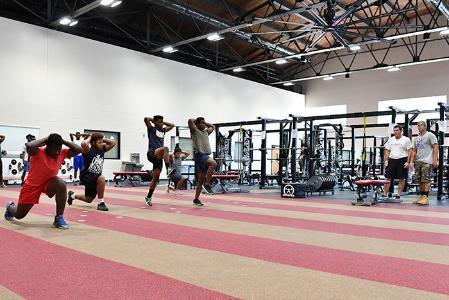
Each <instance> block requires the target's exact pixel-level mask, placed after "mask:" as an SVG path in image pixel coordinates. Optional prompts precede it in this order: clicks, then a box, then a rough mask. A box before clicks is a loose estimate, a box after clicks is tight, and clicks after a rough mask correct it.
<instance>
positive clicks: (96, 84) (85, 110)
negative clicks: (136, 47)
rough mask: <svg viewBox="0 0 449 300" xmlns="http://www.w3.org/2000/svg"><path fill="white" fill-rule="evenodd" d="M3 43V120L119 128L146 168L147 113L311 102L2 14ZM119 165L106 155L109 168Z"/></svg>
mask: <svg viewBox="0 0 449 300" xmlns="http://www.w3.org/2000/svg"><path fill="white" fill-rule="evenodd" d="M0 45H1V46H0V99H1V100H0V101H1V109H0V120H1V123H2V124H9V125H22V126H37V127H40V128H41V134H42V135H46V134H48V133H50V132H58V133H60V134H62V135H64V136H65V137H68V133H69V132H74V131H77V130H79V131H81V130H83V129H85V128H86V129H87V128H88V129H99V130H111V131H120V132H121V138H122V141H121V142H122V145H121V159H122V160H129V153H131V152H140V153H141V160H142V161H143V162H145V168H151V164H149V163H148V162H146V155H145V153H146V148H147V139H146V136H145V135H146V129H145V127H144V124H143V118H144V116H152V115H154V114H162V115H164V116H166V120H167V121H172V122H174V123H175V124H178V125H187V119H188V118H189V117H196V116H200V115H201V116H204V117H206V118H207V119H208V120H209V121H211V122H226V121H238V120H251V119H255V118H256V117H257V116H260V115H263V116H268V117H273V118H286V117H287V116H288V114H289V113H292V112H293V113H294V112H299V111H301V109H303V108H304V105H305V104H304V96H303V95H300V94H297V93H291V92H288V91H284V90H281V89H276V88H272V87H269V86H265V85H261V84H258V83H254V82H250V81H246V80H242V79H238V78H235V77H232V76H227V75H223V74H219V73H216V72H212V71H208V70H204V69H200V68H196V67H192V66H188V65H185V64H181V63H177V62H173V61H170V60H166V59H162V58H158V57H154V56H151V55H147V54H143V53H139V52H135V51H131V50H128V49H123V48H119V47H115V46H111V45H107V44H103V43H100V42H96V41H92V40H88V39H84V38H80V37H76V36H72V35H68V34H65V33H61V32H57V31H51V30H47V29H45V28H40V27H36V26H32V25H29V24H25V23H20V22H16V21H12V20H9V19H4V18H0ZM168 141H169V138H166V142H167V145H168ZM119 168H120V161H114V160H109V161H106V163H105V169H104V174H105V175H106V176H108V177H110V176H111V173H112V171H114V170H118V169H119Z"/></svg>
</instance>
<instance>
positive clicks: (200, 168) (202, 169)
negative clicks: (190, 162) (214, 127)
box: [194, 153, 209, 174]
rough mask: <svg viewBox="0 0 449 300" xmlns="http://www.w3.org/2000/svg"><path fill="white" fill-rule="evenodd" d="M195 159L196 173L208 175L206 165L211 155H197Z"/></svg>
mask: <svg viewBox="0 0 449 300" xmlns="http://www.w3.org/2000/svg"><path fill="white" fill-rule="evenodd" d="M194 159H195V167H196V172H198V173H200V174H206V173H207V166H206V163H207V161H208V160H209V155H207V154H204V153H195V155H194Z"/></svg>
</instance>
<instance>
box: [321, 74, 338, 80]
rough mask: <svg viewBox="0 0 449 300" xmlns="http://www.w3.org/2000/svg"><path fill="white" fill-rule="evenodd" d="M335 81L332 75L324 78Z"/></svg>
mask: <svg viewBox="0 0 449 300" xmlns="http://www.w3.org/2000/svg"><path fill="white" fill-rule="evenodd" d="M334 79H335V77H334V76H332V75H327V76H325V77H323V80H326V81H327V80H334Z"/></svg>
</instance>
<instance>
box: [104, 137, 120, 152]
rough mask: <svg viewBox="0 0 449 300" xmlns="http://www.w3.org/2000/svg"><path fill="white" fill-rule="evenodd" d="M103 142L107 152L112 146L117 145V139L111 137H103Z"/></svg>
mask: <svg viewBox="0 0 449 300" xmlns="http://www.w3.org/2000/svg"><path fill="white" fill-rule="evenodd" d="M103 142H104V144H105V148H106V152H107V151H109V150H111V149H112V148H114V147H115V145H117V142H116V141H113V140H110V139H103Z"/></svg>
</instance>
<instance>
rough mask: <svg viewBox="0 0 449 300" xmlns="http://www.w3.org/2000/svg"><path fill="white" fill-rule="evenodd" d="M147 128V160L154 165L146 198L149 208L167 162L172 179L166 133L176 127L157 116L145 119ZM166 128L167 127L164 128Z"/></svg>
mask: <svg viewBox="0 0 449 300" xmlns="http://www.w3.org/2000/svg"><path fill="white" fill-rule="evenodd" d="M144 122H145V125H146V126H147V135H148V152H147V158H148V160H149V161H150V162H151V163H152V164H153V178H152V180H151V183H150V189H149V191H148V195H147V196H146V197H145V203H146V204H147V205H148V206H152V205H153V192H154V190H155V189H156V186H157V184H158V181H159V176H160V174H161V171H162V162H163V161H164V162H165V167H166V169H167V175H168V176H169V177H170V172H171V169H170V165H169V163H170V160H169V153H168V148H167V147H165V146H164V137H165V133H166V132H168V131H170V130H172V129H173V127H174V126H175V125H173V124H172V123H167V122H164V117H162V116H159V115H156V116H154V117H153V118H149V117H146V118H145V119H144ZM164 126H165V127H164Z"/></svg>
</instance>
